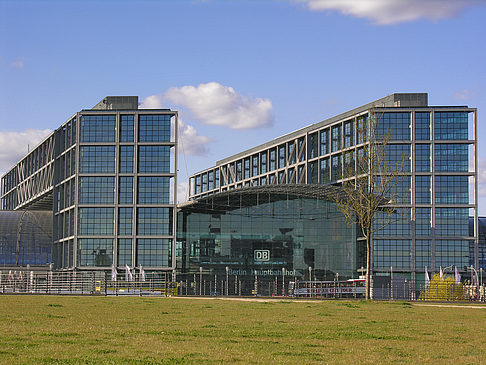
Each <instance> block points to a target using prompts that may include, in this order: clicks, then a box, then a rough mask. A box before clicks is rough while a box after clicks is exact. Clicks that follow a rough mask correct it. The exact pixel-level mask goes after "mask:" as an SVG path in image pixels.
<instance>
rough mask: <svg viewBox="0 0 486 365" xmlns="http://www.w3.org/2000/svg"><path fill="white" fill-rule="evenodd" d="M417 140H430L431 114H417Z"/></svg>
mask: <svg viewBox="0 0 486 365" xmlns="http://www.w3.org/2000/svg"><path fill="white" fill-rule="evenodd" d="M415 139H416V140H420V141H427V140H430V113H429V112H427V113H415Z"/></svg>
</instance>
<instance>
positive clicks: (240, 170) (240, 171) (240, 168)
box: [236, 160, 243, 181]
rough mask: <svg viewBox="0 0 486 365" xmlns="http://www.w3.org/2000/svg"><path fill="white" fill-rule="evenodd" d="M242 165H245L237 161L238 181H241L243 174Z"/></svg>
mask: <svg viewBox="0 0 486 365" xmlns="http://www.w3.org/2000/svg"><path fill="white" fill-rule="evenodd" d="M242 164H243V161H242V160H238V161H236V181H241V177H242V173H243V171H242Z"/></svg>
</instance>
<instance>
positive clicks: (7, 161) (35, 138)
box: [0, 129, 52, 172]
mask: <svg viewBox="0 0 486 365" xmlns="http://www.w3.org/2000/svg"><path fill="white" fill-rule="evenodd" d="M51 132H52V131H51V130H49V129H42V130H41V129H26V130H25V131H23V132H0V171H3V172H7V170H9V169H10V168H12V167H13V166H14V165H15V164H16V163H17V162H18V161H19V160H20V159H21V158H22V157H23V156H25V155H26V154H27V152H28V148H29V147H30V149H31V150H32V148H33V147H35V146H36V145H37V144H38V143H39V142H40V141H42V140H43V139H44V138H45V137H46V136H47V135H48V134H49V133H51Z"/></svg>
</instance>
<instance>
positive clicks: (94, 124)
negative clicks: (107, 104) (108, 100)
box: [79, 115, 116, 142]
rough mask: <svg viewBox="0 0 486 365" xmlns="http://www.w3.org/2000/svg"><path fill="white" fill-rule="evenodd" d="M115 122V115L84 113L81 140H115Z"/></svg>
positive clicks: (81, 124)
mask: <svg viewBox="0 0 486 365" xmlns="http://www.w3.org/2000/svg"><path fill="white" fill-rule="evenodd" d="M115 122H116V117H115V116H114V115H82V116H81V123H80V125H79V126H80V140H81V142H115Z"/></svg>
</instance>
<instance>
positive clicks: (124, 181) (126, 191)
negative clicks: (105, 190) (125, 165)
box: [118, 176, 133, 204]
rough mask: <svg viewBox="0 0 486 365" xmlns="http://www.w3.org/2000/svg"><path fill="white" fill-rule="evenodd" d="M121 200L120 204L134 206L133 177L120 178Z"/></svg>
mask: <svg viewBox="0 0 486 365" xmlns="http://www.w3.org/2000/svg"><path fill="white" fill-rule="evenodd" d="M118 190H119V198H118V199H119V200H118V202H119V203H120V204H133V177H131V176H120V185H119V187H118Z"/></svg>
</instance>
